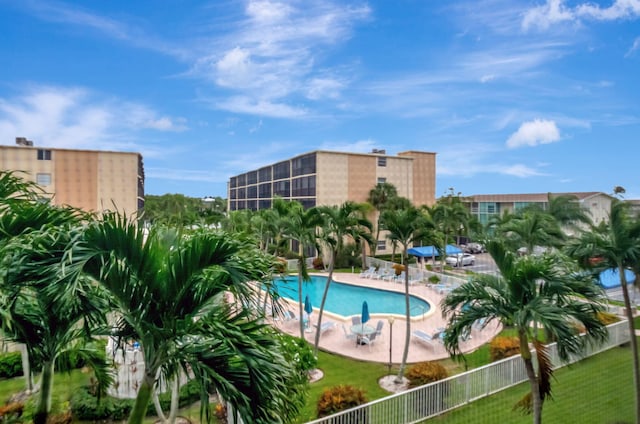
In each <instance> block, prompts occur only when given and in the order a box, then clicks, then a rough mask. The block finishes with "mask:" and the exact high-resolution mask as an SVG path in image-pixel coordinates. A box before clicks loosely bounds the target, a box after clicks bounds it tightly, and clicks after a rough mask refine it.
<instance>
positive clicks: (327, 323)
mask: <svg viewBox="0 0 640 424" xmlns="http://www.w3.org/2000/svg"><path fill="white" fill-rule="evenodd" d="M335 326H336V323H335V322H333V321H325V322H323V323H322V324H321V325H320V334H323V333H324V332H325V331H327V330H332V329H333V328H334V327H335ZM316 327H317V325H316Z"/></svg>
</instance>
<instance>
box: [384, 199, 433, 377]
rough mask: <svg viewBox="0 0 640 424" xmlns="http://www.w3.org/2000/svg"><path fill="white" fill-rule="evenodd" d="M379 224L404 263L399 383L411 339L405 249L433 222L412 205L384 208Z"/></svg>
mask: <svg viewBox="0 0 640 424" xmlns="http://www.w3.org/2000/svg"><path fill="white" fill-rule="evenodd" d="M381 224H382V227H383V228H384V229H385V230H387V231H388V232H389V235H388V237H389V238H390V239H392V240H394V241H396V242H397V243H399V244H400V245H401V246H402V262H403V263H404V264H405V273H404V295H405V314H406V320H407V326H406V331H405V333H406V334H405V344H404V352H403V355H402V363H401V364H400V369H399V371H398V376H397V378H396V381H397V382H398V383H401V382H402V378H403V376H404V369H405V367H406V365H407V357H408V356H409V342H410V341H411V307H410V304H409V264H408V263H407V260H408V256H407V249H408V248H409V245H411V244H412V243H413V242H414V241H417V240H420V239H421V238H423V237H424V236H425V235H426V233H427V232H428V230H429V229H432V228H433V224H432V223H431V222H429V221H428V220H427V218H426V217H425V216H424V215H423V214H422V213H421V212H420V211H419V210H418V209H416V208H415V207H413V206H411V207H409V208H407V209H397V210H392V209H388V210H385V211H384V212H383V213H382V219H381Z"/></svg>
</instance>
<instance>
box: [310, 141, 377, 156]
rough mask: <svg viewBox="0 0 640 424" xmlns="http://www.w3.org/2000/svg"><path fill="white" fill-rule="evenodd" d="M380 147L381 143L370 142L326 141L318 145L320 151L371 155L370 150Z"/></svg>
mask: <svg viewBox="0 0 640 424" xmlns="http://www.w3.org/2000/svg"><path fill="white" fill-rule="evenodd" d="M379 147H384V146H382V143H380V142H378V141H375V140H372V139H366V140H358V141H353V142H351V141H326V142H324V143H322V144H321V145H320V149H321V150H331V151H336V152H355V153H371V150H372V149H376V148H379Z"/></svg>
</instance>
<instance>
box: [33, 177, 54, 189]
mask: <svg viewBox="0 0 640 424" xmlns="http://www.w3.org/2000/svg"><path fill="white" fill-rule="evenodd" d="M36 183H37V184H38V185H39V186H42V187H46V186H49V185H51V174H36Z"/></svg>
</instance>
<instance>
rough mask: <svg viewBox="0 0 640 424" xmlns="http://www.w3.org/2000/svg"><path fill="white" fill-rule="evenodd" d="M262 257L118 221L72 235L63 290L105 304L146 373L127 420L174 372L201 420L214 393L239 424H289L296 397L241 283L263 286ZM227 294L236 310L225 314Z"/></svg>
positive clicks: (266, 267)
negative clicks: (83, 289) (91, 290)
mask: <svg viewBox="0 0 640 424" xmlns="http://www.w3.org/2000/svg"><path fill="white" fill-rule="evenodd" d="M272 265H273V260H272V258H270V257H267V256H264V255H263V254H261V253H260V252H259V251H258V250H257V249H256V248H255V246H253V247H252V246H251V245H250V244H248V243H242V242H239V241H238V240H235V239H234V238H232V237H231V236H230V235H228V234H225V233H205V232H196V233H194V234H190V235H188V236H185V235H182V234H180V233H177V232H175V231H174V232H170V231H169V232H168V231H166V230H162V229H159V228H156V227H152V228H151V229H150V230H149V232H148V234H147V233H146V232H145V231H144V230H143V229H141V228H139V227H137V226H136V225H135V224H134V223H132V222H129V221H127V220H126V218H125V217H122V216H118V215H108V216H106V217H104V219H103V220H102V221H99V222H93V223H90V224H89V225H86V226H84V227H82V228H79V229H78V232H77V234H76V235H75V236H74V238H73V242H72V243H71V244H70V246H69V248H68V253H67V255H66V258H65V262H64V270H65V276H66V281H70V282H73V281H76V280H77V279H78V278H81V277H82V276H84V275H87V276H90V277H91V278H93V279H94V280H95V281H97V282H98V283H99V284H100V285H101V286H102V287H104V288H105V289H106V290H107V291H108V292H109V294H110V299H111V301H112V303H113V305H114V308H115V313H116V314H117V315H118V316H119V321H118V323H117V325H116V328H117V330H116V334H117V335H119V336H122V337H127V338H131V339H135V340H137V341H138V342H139V344H140V349H141V352H142V358H143V360H144V364H145V371H144V375H143V378H142V382H141V384H140V387H139V390H138V394H137V397H136V400H135V403H134V406H133V409H132V411H131V415H130V417H129V421H128V422H129V423H142V421H143V418H144V415H145V413H146V409H147V405H148V403H149V400H150V399H151V396H152V393H153V391H154V387H155V386H156V385H157V383H158V381H159V379H160V378H161V377H164V379H165V381H171V380H172V379H174V378H177V376H178V374H179V372H180V370H182V371H183V372H185V373H187V372H188V375H192V376H193V378H195V379H197V380H198V381H200V382H201V396H202V404H201V414H202V415H203V416H204V417H203V418H207V419H208V414H209V408H208V392H210V391H212V390H215V391H217V392H218V393H219V394H220V395H221V397H222V398H223V399H225V400H226V401H228V402H229V403H230V404H231V405H233V407H234V409H235V410H236V411H237V412H238V414H239V415H240V417H242V419H243V420H244V421H245V422H254V423H271V422H287V421H290V420H291V419H292V417H294V416H296V415H297V413H298V409H299V407H300V402H299V400H300V398H299V396H300V395H298V394H297V392H300V393H304V387H301V386H300V385H299V384H293V383H292V382H293V381H297V379H296V376H295V375H294V374H293V373H294V372H295V371H294V370H292V368H291V367H290V366H289V365H288V364H286V363H284V361H283V359H282V355H281V354H280V346H279V344H278V343H279V342H277V341H276V339H275V338H274V335H273V333H272V330H271V329H270V327H268V326H267V325H266V324H264V323H263V322H262V320H261V319H260V318H259V317H258V318H254V316H253V312H252V311H251V310H250V309H249V308H248V307H247V306H246V305H256V304H257V300H258V299H257V294H256V291H255V289H254V288H252V286H251V285H249V284H247V283H248V282H249V281H262V280H263V279H265V278H267V276H268V272H269V271H270V268H271V266H272ZM227 292H231V293H232V294H233V295H234V298H235V299H237V301H238V302H237V303H235V304H231V303H229V301H228V300H227V297H226V293H227Z"/></svg>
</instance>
